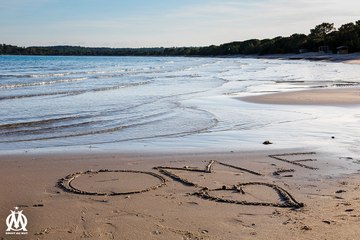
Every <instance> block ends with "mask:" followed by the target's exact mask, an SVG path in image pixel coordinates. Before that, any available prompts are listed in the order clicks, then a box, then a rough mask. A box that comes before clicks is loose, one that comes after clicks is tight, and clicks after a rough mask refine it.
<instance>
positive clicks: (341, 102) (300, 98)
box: [236, 87, 360, 106]
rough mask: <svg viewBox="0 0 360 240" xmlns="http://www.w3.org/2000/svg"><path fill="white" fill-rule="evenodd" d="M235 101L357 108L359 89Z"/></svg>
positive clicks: (265, 96)
mask: <svg viewBox="0 0 360 240" xmlns="http://www.w3.org/2000/svg"><path fill="white" fill-rule="evenodd" d="M236 99H239V100H242V101H245V102H251V103H259V104H283V105H323V106H358V105H360V88H354V87H352V88H336V89H309V90H303V91H291V92H278V93H272V94H263V95H256V96H246V97H238V98H236Z"/></svg>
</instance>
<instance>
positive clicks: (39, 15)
mask: <svg viewBox="0 0 360 240" xmlns="http://www.w3.org/2000/svg"><path fill="white" fill-rule="evenodd" d="M359 9H360V1H359V0H342V1H339V0H296V1H295V0H292V1H291V0H289V1H286V0H237V1H235V0H0V43H6V44H12V45H17V46H52V45H76V46H88V47H161V46H163V47H181V46H208V45H212V44H214V45H218V44H221V43H226V42H232V41H243V40H247V39H252V38H259V39H263V38H273V37H277V36H290V35H291V34H293V33H304V34H308V33H309V30H310V29H311V28H314V27H315V26H316V25H318V24H320V23H322V22H330V23H334V24H335V27H340V26H341V25H342V24H345V23H348V22H355V21H357V20H360V10H359Z"/></svg>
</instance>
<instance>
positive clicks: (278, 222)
mask: <svg viewBox="0 0 360 240" xmlns="http://www.w3.org/2000/svg"><path fill="white" fill-rule="evenodd" d="M293 151H296V150H293V149H284V150H281V151H280V150H276V151H272V150H269V151H262V152H233V153H232V152H226V153H220V152H219V153H217V154H214V153H197V154H177V153H173V154H154V155H148V154H132V155H128V154H86V155H85V154H83V155H65V156H62V155H54V154H48V155H39V156H37V155H30V156H11V157H6V156H0V162H1V164H2V166H4V167H2V168H1V169H0V176H1V178H2V181H3V182H7V183H11V184H5V185H3V187H2V188H1V189H0V196H1V197H0V216H7V215H8V214H9V213H10V209H13V208H14V207H15V206H20V207H21V210H23V213H24V214H26V216H27V218H28V221H29V224H28V231H29V232H28V236H27V237H28V238H26V237H25V239H34V238H38V239H53V238H61V239H80V238H83V237H86V238H88V239H111V238H114V239H135V240H136V239H237V238H238V236H240V235H241V236H242V237H243V239H253V238H254V237H255V238H256V239H269V235H270V236H271V238H273V239H288V238H289V236H292V237H293V238H299V239H300V238H301V239H324V238H327V239H346V238H353V237H355V236H358V234H359V233H360V230H358V228H357V227H356V226H357V225H358V217H357V216H360V210H358V209H360V201H359V200H358V197H357V191H356V189H358V188H359V184H358V181H359V179H360V177H359V176H358V175H357V174H351V175H349V174H346V175H342V174H341V175H333V174H331V171H333V170H334V169H338V170H340V171H341V168H342V167H343V165H344V164H345V163H348V162H349V161H350V162H351V160H349V159H345V158H344V159H340V158H338V157H336V156H331V155H328V154H327V153H315V152H312V149H304V150H303V151H302V152H293ZM310 159H311V160H310ZM211 160H214V161H215V162H214V163H213V165H212V166H211V171H210V172H206V171H204V170H202V169H206V166H207V165H208V164H209V163H210V162H211ZM222 164H226V165H222ZM334 164H335V165H336V164H337V165H338V166H335V165H334ZM159 166H163V167H165V169H166V171H169V172H170V173H172V174H174V175H176V176H179V177H180V179H186V180H187V181H188V182H190V183H194V184H196V185H195V186H191V185H189V184H185V183H182V182H181V181H178V180H176V179H175V178H173V177H170V176H171V175H166V174H165V175H164V174H163V173H162V172H161V171H159V170H158V169H154V167H159ZM304 166H307V167H304ZM166 167H167V168H166ZM234 167H236V168H234ZM195 168H197V169H199V170H201V171H193V169H195ZM100 169H109V170H134V171H145V172H151V173H154V174H157V175H160V176H161V177H162V178H164V179H165V185H164V186H161V187H158V188H154V189H150V190H148V191H146V192H141V193H138V194H131V193H130V194H125V195H119V196H109V195H103V196H101V195H83V194H74V193H72V192H68V191H64V190H63V189H61V188H60V187H58V185H57V184H58V181H59V179H62V178H64V177H66V176H67V175H69V174H72V173H76V172H83V173H84V172H85V171H87V170H91V171H92V172H88V173H84V174H83V175H79V176H78V178H76V179H75V180H74V181H73V182H72V186H73V187H75V188H79V189H80V190H83V191H90V192H99V193H102V192H105V193H106V192H108V193H113V192H120V193H121V192H123V191H131V190H137V191H142V190H143V189H146V188H151V187H152V186H153V185H157V184H159V181H158V180H157V179H156V178H153V177H151V176H149V175H144V174H141V173H133V172H127V173H119V172H118V173H116V172H97V173H96V171H98V170H100ZM316 169H318V170H316ZM331 169H332V170H331ZM354 171H355V169H354ZM14 173H16V174H14ZM254 173H259V174H260V175H256V174H254ZM239 183H242V184H254V185H244V186H243V187H242V191H244V193H242V194H240V193H235V192H233V191H232V190H231V191H229V190H225V191H224V190H219V191H210V192H209V194H211V196H212V195H214V196H216V197H218V198H219V200H218V201H212V200H211V199H206V198H205V199H204V198H202V197H199V196H197V195H194V193H196V192H199V191H201V189H202V187H207V188H209V189H210V190H211V189H216V188H224V187H223V186H226V188H228V189H231V188H232V186H233V185H235V184H239ZM262 184H268V185H269V186H274V187H277V188H279V189H280V190H281V191H283V193H281V192H280V193H281V194H285V195H287V194H291V197H292V198H293V199H294V200H289V201H290V203H289V204H293V203H294V202H293V201H296V202H298V203H303V204H304V206H303V207H299V208H293V207H291V206H292V205H289V206H288V207H286V205H284V204H286V202H284V200H281V199H282V198H281V197H280V196H279V195H278V194H280V193H276V191H274V190H273V189H272V187H269V186H267V185H262ZM284 191H285V192H284ZM5 196H6V197H5ZM221 199H225V200H234V201H240V202H242V201H245V202H247V203H248V204H233V203H231V202H230V203H229V202H221V201H220V200H221ZM324 200H326V201H324ZM259 204H260V205H259ZM268 204H270V205H268ZM4 231H5V226H3V225H1V227H0V236H2V235H3V233H4ZM3 239H11V238H10V237H7V236H4V238H3Z"/></svg>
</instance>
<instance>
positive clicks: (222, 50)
mask: <svg viewBox="0 0 360 240" xmlns="http://www.w3.org/2000/svg"><path fill="white" fill-rule="evenodd" d="M321 46H326V48H327V49H329V51H331V52H334V53H335V52H336V49H337V47H340V46H346V47H347V48H348V50H349V52H350V53H351V52H360V20H359V21H356V22H355V23H347V24H344V25H342V26H341V27H340V28H338V29H336V28H335V27H334V24H333V23H322V24H320V25H317V26H316V27H315V28H314V29H311V30H310V34H308V35H305V34H297V33H296V34H293V35H291V36H290V37H276V38H273V39H262V40H259V39H250V40H246V41H241V42H240V41H239V42H231V43H225V44H222V45H219V46H215V45H211V46H207V47H173V48H163V47H159V48H88V47H80V46H52V47H17V46H12V45H6V44H0V55H5V54H6V55H65V56H67V55H77V56H223V55H240V54H245V55H250V54H251V55H252V54H254V55H266V54H285V53H299V51H300V50H302V51H309V52H315V51H318V49H319V47H321Z"/></svg>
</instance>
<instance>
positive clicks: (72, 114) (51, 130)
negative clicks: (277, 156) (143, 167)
mask: <svg viewBox="0 0 360 240" xmlns="http://www.w3.org/2000/svg"><path fill="white" fill-rule="evenodd" d="M359 76H360V66H358V65H350V64H344V63H334V62H309V61H300V60H275V59H274V60H270V59H251V58H195V57H192V58H185V57H74V56H71V57H64V56H0V106H1V107H0V151H2V152H5V151H13V150H15V151H28V150H34V149H42V150H45V151H46V150H54V149H57V150H59V151H64V150H65V149H66V150H67V151H68V150H71V149H72V150H75V151H76V150H80V149H99V150H104V151H110V150H114V151H223V150H226V151H227V150H229V151H231V150H232V151H235V150H257V149H274V148H275V149H276V148H288V147H291V148H312V149H322V150H330V149H331V150H332V151H335V150H336V151H342V152H344V151H345V152H346V153H347V154H349V155H351V156H359V155H360V154H359V153H360V150H359V147H358V143H359V142H360V137H359V136H360V127H359V126H360V111H359V110H360V107H359V106H348V107H344V106H305V105H304V106H301V105H297V106H292V105H264V104H253V103H246V102H243V101H241V100H238V99H236V98H235V97H241V96H250V95H255V94H264V93H274V92H281V91H293V90H304V89H309V88H340V87H342V88H344V87H353V86H358V85H359V84H360V78H359ZM333 136H334V137H335V138H332V137H333ZM265 140H270V141H272V142H273V143H274V144H273V145H272V146H264V145H262V142H263V141H265Z"/></svg>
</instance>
